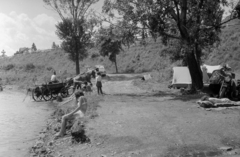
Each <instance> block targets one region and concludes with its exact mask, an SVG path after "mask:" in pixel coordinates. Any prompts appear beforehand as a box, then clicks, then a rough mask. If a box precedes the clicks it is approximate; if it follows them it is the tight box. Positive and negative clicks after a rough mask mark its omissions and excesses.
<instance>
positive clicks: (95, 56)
mask: <svg viewBox="0 0 240 157" xmlns="http://www.w3.org/2000/svg"><path fill="white" fill-rule="evenodd" d="M99 56H100V54H99V53H92V54H91V58H92V59H95V58H98V57H99Z"/></svg>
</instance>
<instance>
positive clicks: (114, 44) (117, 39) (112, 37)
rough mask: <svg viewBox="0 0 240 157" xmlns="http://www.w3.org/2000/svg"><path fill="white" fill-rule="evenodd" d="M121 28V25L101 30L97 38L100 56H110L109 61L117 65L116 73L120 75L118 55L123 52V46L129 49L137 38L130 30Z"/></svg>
mask: <svg viewBox="0 0 240 157" xmlns="http://www.w3.org/2000/svg"><path fill="white" fill-rule="evenodd" d="M121 28H123V27H120V25H118V26H115V27H114V26H113V25H112V26H110V27H109V28H101V29H99V31H98V34H97V36H96V38H97V43H99V44H100V55H102V56H104V57H105V56H108V58H109V60H110V61H111V62H113V63H115V67H116V73H118V68H117V55H118V54H119V53H120V52H121V51H123V48H122V45H124V46H128V47H129V46H130V44H131V43H133V42H134V38H135V37H134V34H133V33H132V34H131V32H130V31H129V30H124V29H121Z"/></svg>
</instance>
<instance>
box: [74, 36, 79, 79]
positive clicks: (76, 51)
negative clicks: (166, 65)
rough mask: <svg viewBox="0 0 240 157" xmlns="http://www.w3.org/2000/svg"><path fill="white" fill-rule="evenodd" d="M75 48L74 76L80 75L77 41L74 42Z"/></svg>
mask: <svg viewBox="0 0 240 157" xmlns="http://www.w3.org/2000/svg"><path fill="white" fill-rule="evenodd" d="M75 43H76V46H75V53H76V58H75V62H76V74H77V75H78V74H80V67H79V50H78V49H79V48H78V41H77V39H76V41H75Z"/></svg>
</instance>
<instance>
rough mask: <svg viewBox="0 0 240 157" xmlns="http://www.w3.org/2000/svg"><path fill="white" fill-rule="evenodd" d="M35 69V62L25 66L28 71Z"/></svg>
mask: <svg viewBox="0 0 240 157" xmlns="http://www.w3.org/2000/svg"><path fill="white" fill-rule="evenodd" d="M33 69H35V65H33V63H28V64H26V66H25V70H26V71H29V70H33Z"/></svg>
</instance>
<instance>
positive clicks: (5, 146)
mask: <svg viewBox="0 0 240 157" xmlns="http://www.w3.org/2000/svg"><path fill="white" fill-rule="evenodd" d="M24 97H25V93H20V92H14V91H10V90H4V91H2V92H0V156H1V157H2V156H4V157H16V156H18V157H25V156H27V153H28V151H29V148H30V147H31V146H32V145H33V144H34V143H35V140H36V138H37V137H38V135H39V132H40V131H41V130H42V129H43V128H44V126H45V125H46V120H47V118H48V117H49V115H50V113H51V111H52V109H53V107H51V106H49V105H48V104H46V103H45V102H34V101H33V100H31V99H30V98H29V96H28V97H27V98H26V100H25V101H24V102H23V99H24Z"/></svg>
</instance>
